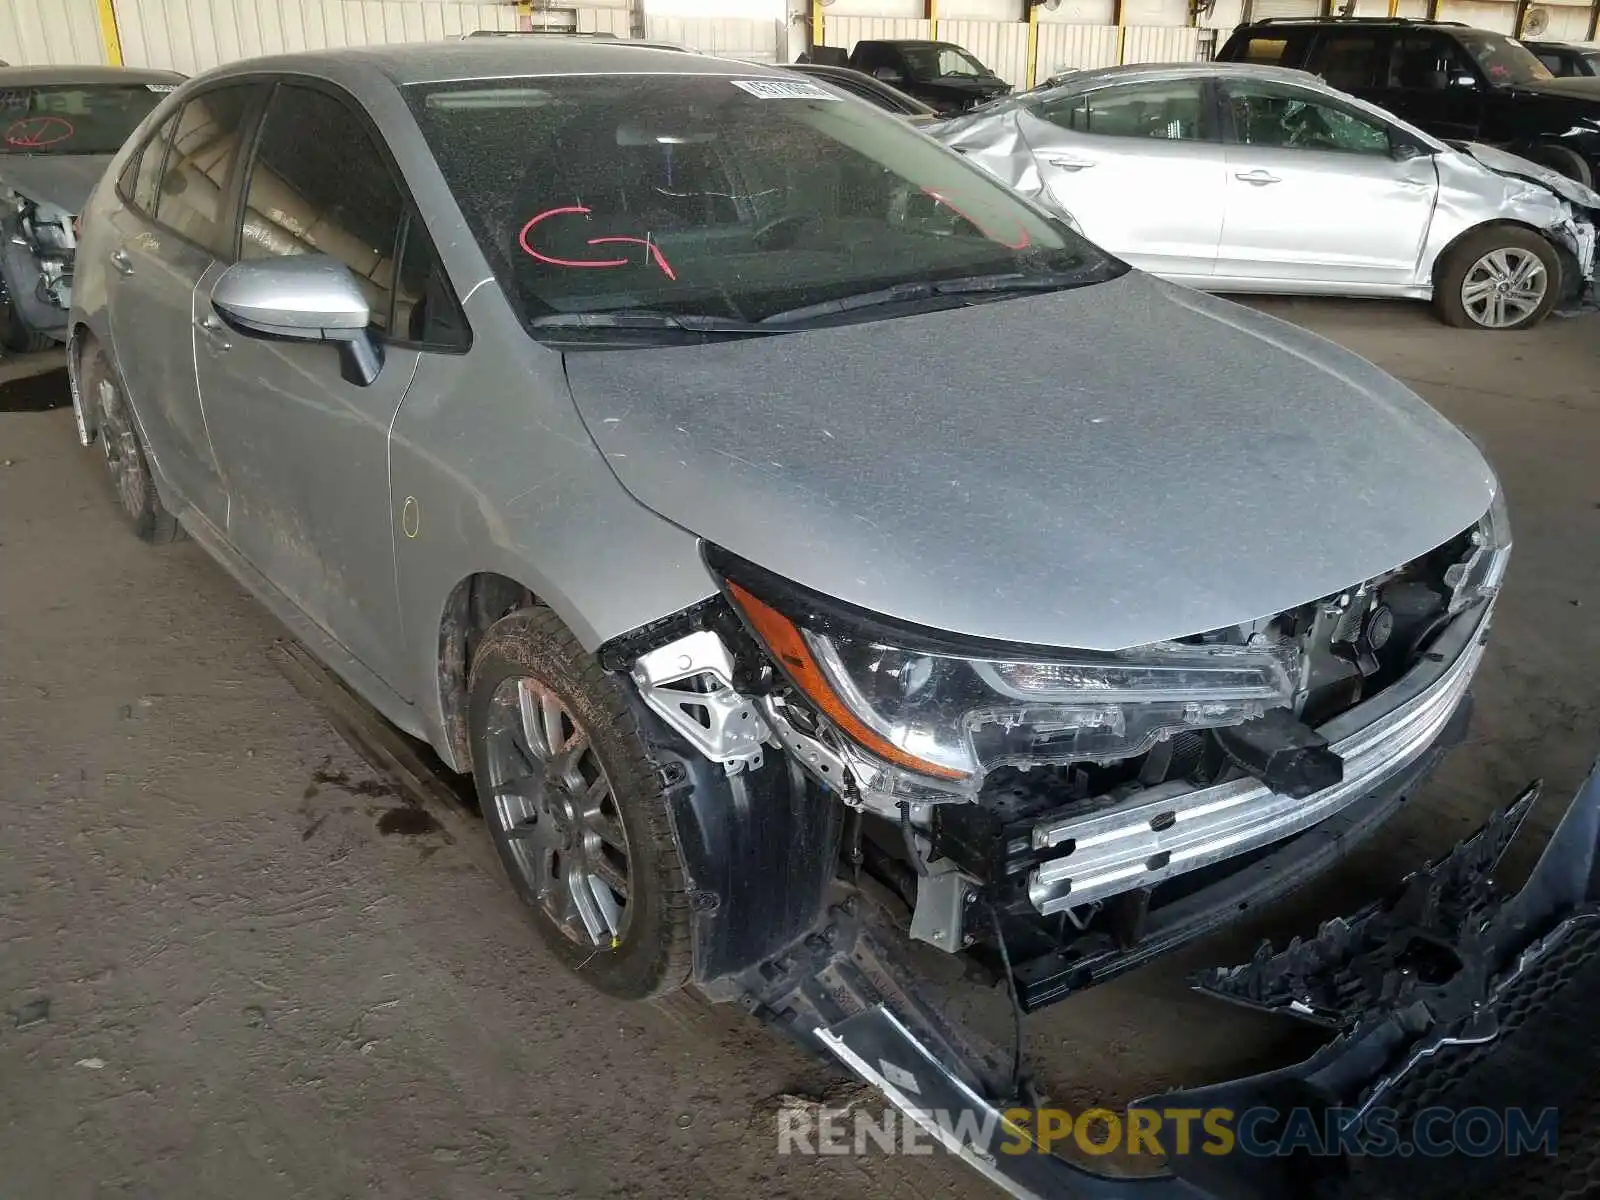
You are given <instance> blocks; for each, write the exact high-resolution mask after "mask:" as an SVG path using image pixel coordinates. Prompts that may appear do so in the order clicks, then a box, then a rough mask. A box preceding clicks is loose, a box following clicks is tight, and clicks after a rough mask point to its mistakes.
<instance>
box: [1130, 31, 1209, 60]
mask: <svg viewBox="0 0 1600 1200" xmlns="http://www.w3.org/2000/svg"><path fill="white" fill-rule="evenodd" d="M1199 57H1200V31H1199V30H1198V29H1195V28H1193V27H1192V26H1185V25H1129V26H1127V27H1126V29H1125V32H1124V36H1123V43H1122V61H1123V62H1125V63H1166V62H1194V61H1195V60H1197V59H1198V58H1199Z"/></svg>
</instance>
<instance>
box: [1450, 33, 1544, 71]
mask: <svg viewBox="0 0 1600 1200" xmlns="http://www.w3.org/2000/svg"><path fill="white" fill-rule="evenodd" d="M1456 37H1457V38H1459V39H1460V41H1461V44H1462V45H1463V46H1465V47H1466V48H1467V53H1468V54H1470V55H1472V57H1473V60H1474V61H1475V62H1476V63H1477V64H1478V69H1479V70H1481V71H1482V72H1483V73H1484V75H1485V76H1486V77H1487V78H1488V80H1489V82H1490V83H1535V82H1537V81H1539V80H1542V79H1554V78H1555V76H1554V75H1552V74H1551V73H1550V68H1549V67H1547V66H1545V65H1544V64H1543V63H1542V62H1540V61H1539V60H1538V59H1537V58H1535V57H1534V55H1533V52H1532V51H1531V50H1529V49H1528V48H1527V47H1526V46H1524V45H1523V44H1522V43H1521V42H1514V41H1512V40H1511V39H1510V38H1508V37H1505V36H1504V35H1503V34H1498V33H1487V32H1485V31H1484V30H1482V29H1465V30H1461V31H1460V32H1458V33H1457V34H1456Z"/></svg>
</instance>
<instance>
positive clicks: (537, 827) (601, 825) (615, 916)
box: [485, 676, 630, 950]
mask: <svg viewBox="0 0 1600 1200" xmlns="http://www.w3.org/2000/svg"><path fill="white" fill-rule="evenodd" d="M487 748H488V751H489V762H488V771H489V779H490V781H491V782H490V791H491V798H492V801H493V812H492V813H487V814H485V815H487V816H489V817H490V819H491V820H493V821H495V822H497V824H498V826H499V830H500V832H501V833H502V835H503V836H504V837H505V839H506V841H507V842H508V843H509V844H510V846H511V848H512V858H513V861H514V862H515V864H516V868H515V869H516V870H517V871H518V872H520V874H521V876H522V878H521V880H520V881H519V882H520V884H521V887H522V890H524V892H525V894H528V895H531V896H534V897H537V899H538V902H539V904H540V906H541V907H542V908H543V910H544V913H545V916H547V917H548V918H549V919H550V921H551V923H552V924H553V925H555V926H556V928H558V929H559V930H561V932H562V933H563V934H565V935H566V936H567V937H568V938H570V939H571V940H572V941H574V942H576V943H578V944H579V945H582V946H589V947H591V948H600V949H603V950H613V949H615V948H616V947H617V946H618V945H620V944H621V941H622V935H623V933H624V931H625V930H626V928H627V922H628V917H629V912H630V910H629V908H628V893H629V878H628V862H629V855H628V832H627V829H626V828H625V827H624V826H623V824H622V818H621V815H620V814H619V813H618V811H617V801H616V795H615V792H614V791H613V789H612V786H611V780H610V778H609V777H607V775H606V772H605V768H604V767H603V766H601V764H600V760H599V759H598V758H597V757H595V753H594V747H593V743H592V741H591V740H590V737H589V732H588V730H586V729H585V728H584V727H583V725H582V723H581V722H579V720H578V719H577V718H576V717H574V716H573V715H572V713H570V712H569V711H568V710H567V707H566V706H565V705H564V704H563V703H562V702H561V700H560V698H559V697H558V696H557V695H556V694H555V693H554V692H553V691H551V690H550V689H549V688H548V687H546V686H545V685H544V684H542V683H540V682H539V681H538V680H537V679H530V678H528V677H527V676H523V677H521V678H511V679H507V680H505V681H504V682H503V683H502V684H501V685H500V686H499V687H498V688H497V689H496V690H495V694H494V700H493V711H492V713H491V716H490V718H489V729H488V738H487Z"/></svg>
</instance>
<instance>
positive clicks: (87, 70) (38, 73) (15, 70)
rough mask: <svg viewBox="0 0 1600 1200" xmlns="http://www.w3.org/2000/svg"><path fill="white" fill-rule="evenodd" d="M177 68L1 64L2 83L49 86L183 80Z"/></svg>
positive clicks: (174, 81)
mask: <svg viewBox="0 0 1600 1200" xmlns="http://www.w3.org/2000/svg"><path fill="white" fill-rule="evenodd" d="M183 81H184V76H182V75H179V74H178V73H177V72H176V71H154V70H149V69H145V68H140V67H104V66H90V65H88V64H85V65H83V66H73V65H68V66H52V67H0V87H48V86H50V85H52V84H96V83H106V84H116V83H124V84H127V83H182V82H183Z"/></svg>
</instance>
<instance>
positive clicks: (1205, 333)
mask: <svg viewBox="0 0 1600 1200" xmlns="http://www.w3.org/2000/svg"><path fill="white" fill-rule="evenodd" d="M567 371H568V379H569V381H570V384H571V387H572V391H573V395H574V398H575V400H576V403H577V406H578V408H579V411H580V412H581V413H582V415H583V418H584V421H585V423H586V424H587V426H588V428H589V429H590V431H591V433H592V435H593V437H594V439H595V441H596V443H597V444H598V445H599V447H600V448H601V450H602V451H603V452H604V453H605V455H606V458H607V461H608V462H609V463H610V465H611V467H612V469H613V470H614V471H615V472H616V475H617V478H618V479H619V480H620V481H621V483H622V485H623V486H624V487H625V488H627V489H628V491H629V492H631V493H632V494H633V496H634V497H635V498H637V499H638V500H639V501H640V502H642V503H643V504H645V505H647V506H649V507H650V508H652V509H654V510H655V511H656V512H658V513H660V514H661V515H663V516H665V517H667V518H668V519H670V520H672V521H674V522H676V523H678V524H679V525H682V526H683V527H685V528H687V529H689V530H690V531H692V532H694V533H696V534H698V535H699V536H700V537H703V538H705V539H707V540H709V541H711V542H714V543H716V544H718V545H720V546H722V547H724V548H726V549H728V550H731V551H732V552H734V553H735V554H738V555H740V556H742V557H744V558H746V559H749V560H751V561H753V562H755V563H758V564H759V565H761V566H763V567H766V568H767V569H769V570H771V571H775V572H777V573H778V574H780V575H784V576H786V577H788V578H790V579H792V580H795V581H797V582H799V583H801V584H804V585H806V586H808V587H810V588H813V589H815V590H817V591H820V592H823V593H826V594H829V595H832V596H835V597H837V598H839V599H841V600H845V601H848V602H850V603H852V604H856V605H859V606H861V607H863V608H867V609H871V610H874V611H877V612H880V613H885V614H888V615H891V616H894V617H898V618H900V619H902V620H905V621H911V622H916V623H918V624H921V625H925V626H930V627H933V628H936V629H942V630H949V631H952V632H956V633H964V634H970V635H976V636H982V637H989V638H999V639H1004V640H1009V641H1015V642H1027V643H1036V644H1041V645H1058V646H1076V647H1082V648H1091V649H1120V648H1123V647H1127V646H1132V645H1138V644H1142V643H1146V642H1152V641H1159V640H1164V639H1168V638H1173V637H1178V636H1182V635H1185V634H1193V633H1199V632H1203V631H1208V630H1211V629H1216V628H1221V627H1224V626H1228V625H1233V624H1236V623H1239V622H1242V621H1247V620H1252V619H1254V618H1257V617H1262V616H1267V615H1270V614H1273V613H1276V612H1279V611H1282V610H1284V609H1287V608H1291V607H1294V606H1296V605H1298V604H1302V603H1305V602H1307V601H1310V600H1314V599H1317V598H1320V597H1322V596H1324V595H1328V594H1331V593H1333V592H1336V591H1338V590H1339V589H1341V588H1344V587H1346V586H1348V585H1351V584H1354V583H1357V582H1359V581H1362V580H1365V579H1368V578H1371V577H1372V576H1374V575H1377V574H1380V573H1382V572H1383V571H1386V570H1388V569H1389V568H1391V567H1394V566H1398V565H1399V564H1401V563H1403V562H1406V561H1408V560H1409V559H1412V558H1414V557H1416V556H1418V555H1420V554H1423V553H1425V552H1426V551H1428V550H1430V549H1432V548H1433V547H1435V546H1437V545H1439V544H1440V543H1442V542H1444V541H1446V540H1448V539H1449V538H1451V537H1453V536H1454V535H1456V534H1458V533H1460V532H1461V531H1462V530H1463V529H1465V528H1466V527H1467V526H1469V525H1470V524H1471V523H1472V522H1473V521H1475V520H1477V519H1478V518H1479V517H1481V516H1482V515H1483V513H1484V511H1485V510H1486V509H1487V508H1488V507H1489V503H1490V501H1491V499H1492V498H1493V487H1494V482H1493V474H1492V472H1491V471H1490V470H1489V468H1488V466H1487V465H1486V464H1485V462H1484V461H1483V459H1482V457H1481V456H1480V455H1479V454H1478V451H1477V450H1476V448H1474V446H1473V445H1472V443H1471V442H1470V441H1469V440H1468V439H1467V438H1466V437H1465V436H1464V435H1463V434H1462V433H1461V432H1460V431H1458V430H1457V429H1456V428H1455V427H1454V426H1452V425H1450V424H1449V423H1448V422H1447V421H1445V420H1444V418H1443V417H1441V416H1439V415H1438V414H1437V413H1436V412H1434V411H1433V410H1432V409H1431V408H1429V407H1428V406H1427V405H1426V404H1424V403H1423V402H1422V401H1421V400H1420V399H1418V398H1417V397H1416V396H1415V395H1414V394H1413V393H1412V392H1410V391H1409V390H1407V389H1406V388H1405V387H1404V386H1403V385H1402V384H1400V383H1399V382H1398V381H1396V380H1395V379H1393V378H1391V377H1390V376H1388V375H1385V374H1384V373H1383V372H1381V371H1379V370H1378V369H1377V368H1376V367H1374V366H1372V365H1371V364H1370V363H1368V362H1366V361H1365V360H1363V359H1361V358H1358V357H1357V356H1356V355H1354V354H1351V353H1349V352H1347V351H1344V350H1341V349H1340V348H1338V347H1336V346H1334V345H1332V344H1331V343H1329V342H1327V341H1324V340H1323V339H1321V338H1319V337H1316V336H1315V335H1313V334H1310V333H1306V332H1304V331H1302V330H1299V329H1296V328H1294V327H1292V326H1289V325H1287V324H1284V323H1282V322H1280V321H1276V320H1274V319H1272V318H1270V317H1267V316H1264V315H1262V314H1260V313H1257V312H1254V311H1252V310H1249V309H1245V308H1242V307H1239V306H1237V305H1233V304H1230V303H1228V302H1226V301H1221V300H1217V299H1214V298H1211V297H1208V296H1203V295H1201V294H1199V293H1197V292H1191V291H1189V290H1187V289H1184V288H1179V287H1177V286H1174V285H1170V284H1165V283H1161V282H1159V281H1157V280H1154V279H1151V278H1150V277H1148V276H1144V275H1141V274H1138V273H1129V274H1127V275H1124V276H1122V277H1120V278H1119V279H1117V280H1114V281H1112V282H1110V283H1105V284H1100V285H1098V286H1093V287H1086V288H1081V289H1076V290H1073V291H1066V292H1058V293H1053V294H1051V295H1047V296H1039V297H1032V298H1028V299H1016V300H1007V301H1000V302H997V303H992V304H986V305H979V306H974V307H971V308H964V309H957V310H953V311H946V312H939V313H931V314H925V315H920V316H914V317H904V318H900V319H896V320H885V321H876V322H870V323H864V324H857V325H850V326H844V327H835V328H832V329H823V330H816V331H810V332H806V333H799V334H788V335H778V336H773V337H764V338H755V339H746V340H741V341H733V342H724V343H720V344H715V345H705V346H694V347H675V348H666V349H640V350H612V351H584V352H573V353H569V354H568V355H567ZM597 536H601V537H603V531H599V532H598V533H597Z"/></svg>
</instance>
